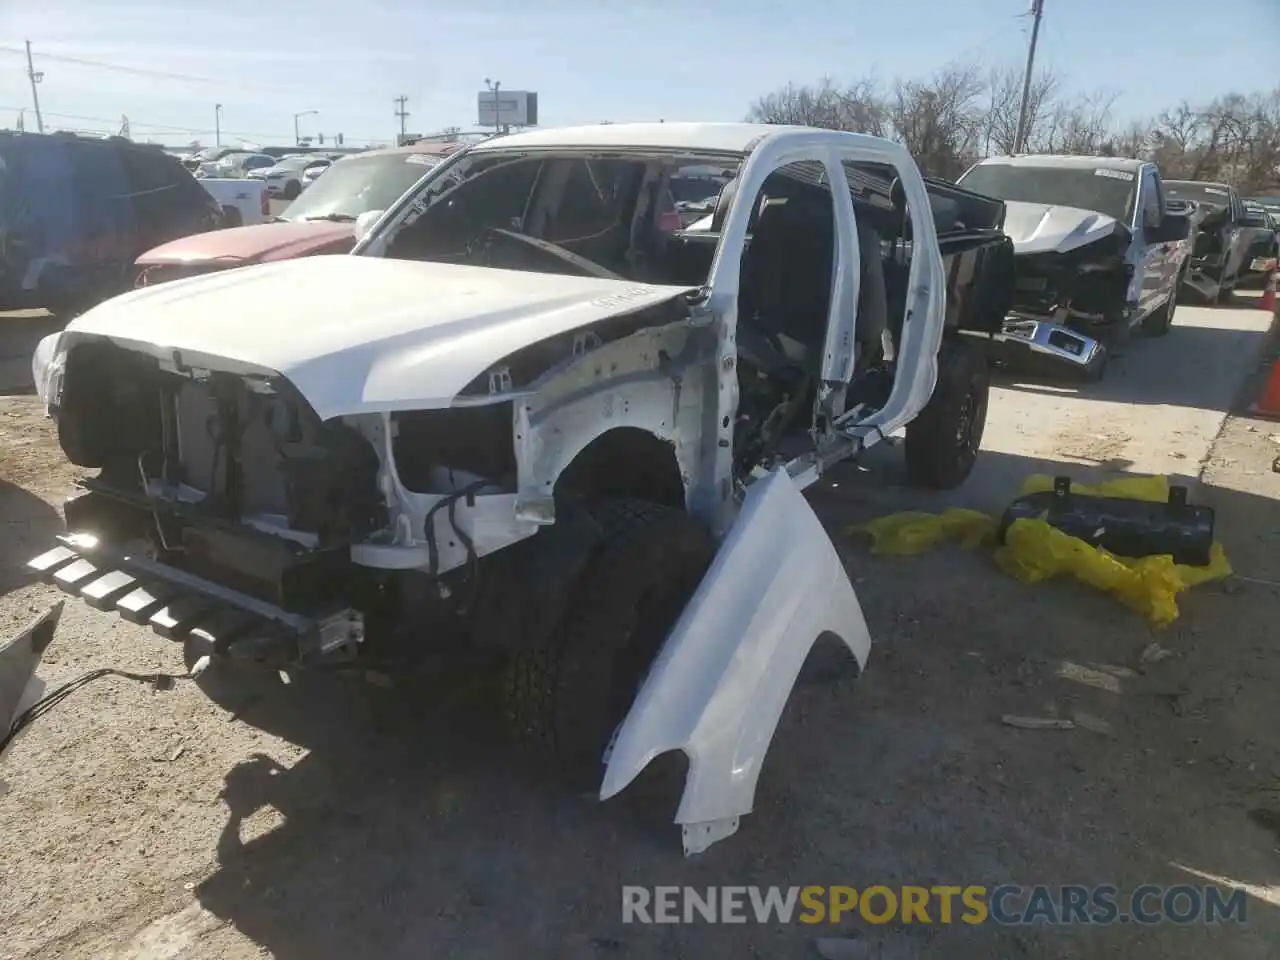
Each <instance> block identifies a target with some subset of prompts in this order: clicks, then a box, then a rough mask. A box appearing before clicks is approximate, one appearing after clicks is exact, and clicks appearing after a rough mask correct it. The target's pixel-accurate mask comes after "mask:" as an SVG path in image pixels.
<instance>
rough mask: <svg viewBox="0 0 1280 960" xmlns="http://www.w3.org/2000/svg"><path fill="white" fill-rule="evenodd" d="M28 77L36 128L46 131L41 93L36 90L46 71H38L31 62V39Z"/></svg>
mask: <svg viewBox="0 0 1280 960" xmlns="http://www.w3.org/2000/svg"><path fill="white" fill-rule="evenodd" d="M27 78H28V79H29V80H30V81H31V102H32V103H33V104H34V105H35V108H36V130H38V131H39V132H40V133H44V117H42V116H41V115H40V94H39V93H37V92H36V84H37V83H39V82H40V81H41V80H43V79H44V71H43V70H40V71H37V70H36V68H35V67H34V66H32V63H31V41H30V40H28V41H27Z"/></svg>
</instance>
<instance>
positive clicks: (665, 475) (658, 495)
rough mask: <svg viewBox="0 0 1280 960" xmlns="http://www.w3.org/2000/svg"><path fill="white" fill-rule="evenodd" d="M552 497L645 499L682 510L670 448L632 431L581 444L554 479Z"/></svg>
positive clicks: (676, 463) (677, 468)
mask: <svg viewBox="0 0 1280 960" xmlns="http://www.w3.org/2000/svg"><path fill="white" fill-rule="evenodd" d="M555 495H556V498H557V499H561V498H564V497H583V496H591V497H611V498H612V497H618V498H623V497H625V498H632V499H637V500H648V501H650V502H652V503H660V504H663V505H665V506H669V507H677V508H679V509H684V506H685V489H684V479H683V477H682V476H681V473H680V462H679V460H678V459H677V458H676V451H675V447H674V446H673V445H672V444H671V443H669V442H668V441H666V440H660V439H659V438H658V437H655V436H654V435H653V434H651V433H648V432H646V431H644V430H641V429H640V428H638V427H616V428H614V429H613V430H610V431H608V432H607V433H603V434H601V435H600V436H598V437H596V438H595V439H594V440H592V441H591V442H590V443H589V444H587V445H586V446H585V447H583V449H582V450H581V452H579V454H578V455H577V456H576V457H575V458H574V459H573V462H572V463H570V464H569V466H568V467H566V468H565V470H564V471H563V472H562V473H561V474H560V476H559V478H558V479H557V480H556V486H555Z"/></svg>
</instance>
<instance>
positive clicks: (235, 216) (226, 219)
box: [222, 207, 244, 229]
mask: <svg viewBox="0 0 1280 960" xmlns="http://www.w3.org/2000/svg"><path fill="white" fill-rule="evenodd" d="M222 226H223V228H224V229H230V228H232V227H243V226H244V217H243V216H242V215H241V213H240V211H239V210H238V209H236V208H235V207H225V208H224V209H223V211H222Z"/></svg>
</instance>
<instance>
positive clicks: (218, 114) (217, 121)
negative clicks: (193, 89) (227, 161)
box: [213, 103, 222, 147]
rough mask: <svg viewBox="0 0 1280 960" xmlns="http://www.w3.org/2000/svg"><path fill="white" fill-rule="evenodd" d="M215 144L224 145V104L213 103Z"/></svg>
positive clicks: (216, 145) (217, 145) (215, 145)
mask: <svg viewBox="0 0 1280 960" xmlns="http://www.w3.org/2000/svg"><path fill="white" fill-rule="evenodd" d="M213 145H214V147H220V146H222V104H220V103H215V104H214V105H213Z"/></svg>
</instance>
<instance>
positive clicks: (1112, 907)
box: [622, 884, 1248, 926]
mask: <svg viewBox="0 0 1280 960" xmlns="http://www.w3.org/2000/svg"><path fill="white" fill-rule="evenodd" d="M1247 910H1248V900H1247V895H1246V894H1245V892H1244V891H1243V890H1237V889H1230V890H1225V889H1223V888H1221V887H1216V886H1211V885H1210V886H1191V885H1189V884H1182V885H1177V886H1169V887H1163V886H1156V885H1154V884H1146V885H1143V886H1139V887H1136V888H1134V889H1133V890H1132V891H1131V892H1129V893H1125V894H1122V893H1121V892H1120V890H1119V888H1117V887H1115V886H1111V885H1106V884H1104V885H1099V886H1092V887H1086V886H1080V885H1073V884H1063V885H1059V886H1048V885H1037V886H1020V885H1015V884H1004V885H1001V886H995V887H986V886H977V885H970V886H929V887H923V886H901V887H887V886H870V887H864V888H861V889H859V888H857V887H844V886H831V887H824V886H806V887H747V886H742V887H734V886H724V887H639V886H625V887H623V888H622V922H623V923H650V924H652V923H807V924H818V923H840V922H841V921H846V920H862V921H863V922H865V923H872V924H882V923H892V922H897V923H915V924H953V923H961V924H969V925H976V924H982V923H998V924H1004V925H1019V924H1048V925H1054V926H1057V925H1075V924H1112V923H1137V924H1156V923H1175V924H1192V923H1201V924H1216V923H1246V922H1247Z"/></svg>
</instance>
